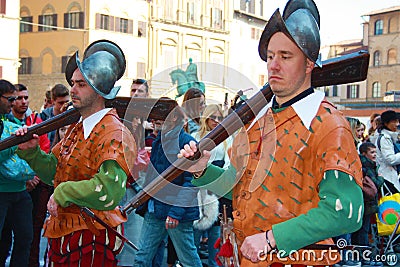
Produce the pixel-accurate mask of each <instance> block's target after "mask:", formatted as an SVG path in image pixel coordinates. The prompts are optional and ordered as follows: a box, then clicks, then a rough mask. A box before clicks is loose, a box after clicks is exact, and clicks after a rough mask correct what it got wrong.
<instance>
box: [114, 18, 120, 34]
mask: <svg viewBox="0 0 400 267" xmlns="http://www.w3.org/2000/svg"><path fill="white" fill-rule="evenodd" d="M120 30H121V18H115V31H116V32H119V31H120Z"/></svg>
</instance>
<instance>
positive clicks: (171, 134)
mask: <svg viewBox="0 0 400 267" xmlns="http://www.w3.org/2000/svg"><path fill="white" fill-rule="evenodd" d="M191 140H193V141H196V140H195V139H194V138H193V137H192V136H191V135H189V134H188V133H186V132H185V131H183V129H182V128H181V127H175V128H174V129H172V130H170V131H168V132H166V133H165V134H164V133H162V132H160V133H159V134H158V135H157V137H156V139H155V140H154V142H153V144H152V149H151V156H150V162H151V164H149V167H148V169H147V173H146V183H148V182H151V181H152V180H153V179H154V178H155V177H157V176H158V175H159V174H160V173H162V172H163V171H164V170H166V169H167V168H168V167H169V166H170V165H171V164H172V163H173V162H174V161H175V160H176V159H177V154H178V153H179V151H180V149H182V148H183V146H184V145H185V144H187V143H189V141H191ZM192 179H193V176H192V174H191V173H189V172H183V173H182V174H181V175H179V176H178V177H177V178H175V179H174V180H173V181H172V182H171V183H170V184H168V185H167V186H166V187H164V188H163V189H162V190H160V191H159V192H158V193H157V194H155V195H154V196H153V198H152V199H151V200H150V201H149V202H148V207H147V208H148V211H149V212H152V211H154V214H155V216H156V217H157V218H159V219H162V220H165V218H166V217H167V216H170V217H172V218H174V219H177V220H179V221H193V220H197V219H198V218H199V208H198V203H197V192H198V189H197V188H196V187H194V186H193V185H192V183H191V181H192Z"/></svg>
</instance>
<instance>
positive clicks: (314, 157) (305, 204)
mask: <svg viewBox="0 0 400 267" xmlns="http://www.w3.org/2000/svg"><path fill="white" fill-rule="evenodd" d="M231 163H232V165H233V167H234V168H232V167H231V170H230V171H229V170H228V171H227V172H226V174H221V171H220V170H216V168H214V167H209V168H208V169H210V170H208V169H207V171H206V173H205V174H204V177H205V180H204V181H201V180H202V179H203V178H200V179H196V181H194V182H193V183H194V184H195V185H198V186H201V185H206V183H210V185H212V187H213V188H216V187H217V184H213V183H214V182H216V183H217V181H212V180H211V179H208V178H209V177H211V176H214V177H215V176H219V175H222V176H221V179H219V180H224V179H225V178H228V176H229V175H230V176H234V175H235V176H236V185H235V186H234V187H233V191H232V200H233V208H234V211H233V217H234V224H233V225H234V229H233V231H234V232H235V233H236V237H237V241H238V244H239V245H240V244H241V243H242V242H243V240H244V239H245V238H246V237H247V236H251V235H254V234H257V233H260V232H265V231H267V230H270V229H272V230H273V233H274V237H275V240H276V243H277V247H278V249H279V250H280V253H282V254H280V258H278V257H277V256H276V255H275V254H274V255H273V256H272V257H270V256H268V257H267V258H266V262H261V263H256V264H255V263H252V262H250V261H249V260H247V259H246V258H244V257H242V259H241V266H265V265H269V264H271V263H272V262H279V263H282V264H305V265H332V264H333V263H335V262H337V261H338V260H339V259H340V258H339V255H338V253H333V256H334V257H328V256H327V255H326V254H325V255H322V254H321V253H322V251H318V250H316V251H314V252H315V253H316V254H315V257H314V256H312V257H310V258H308V259H305V258H298V257H297V258H296V257H292V258H291V257H286V256H288V255H289V254H291V252H294V251H297V250H299V249H301V248H302V247H304V246H306V245H309V244H313V243H316V242H319V241H320V243H322V244H333V241H332V239H331V238H330V237H332V236H337V235H339V234H343V233H346V232H348V230H349V227H348V226H353V225H358V224H360V223H361V219H362V214H363V206H362V195H361V189H360V186H361V179H362V173H361V164H360V161H359V157H358V154H357V151H356V149H355V147H354V143H353V138H352V134H351V132H350V129H349V126H348V123H347V122H346V120H345V118H344V117H343V116H342V115H341V114H340V112H339V111H337V110H336V109H335V108H334V107H333V106H332V105H331V104H329V103H328V102H325V101H323V102H322V103H321V104H320V106H319V109H318V111H317V114H316V116H315V118H314V119H313V120H312V122H311V125H310V127H309V128H307V127H305V126H304V124H303V122H302V120H301V119H300V117H299V116H298V114H297V113H296V112H295V110H294V109H293V107H292V106H289V107H287V108H283V109H278V110H272V109H271V108H269V109H268V112H267V114H265V115H263V116H262V117H261V118H260V119H259V120H258V121H256V122H255V123H254V125H252V126H251V127H250V126H249V125H247V126H246V127H244V128H243V129H241V131H240V132H239V133H238V135H237V136H236V137H235V140H234V143H233V146H232V155H231ZM232 169H233V170H234V171H232ZM228 179H231V180H232V177H231V178H228ZM219 182H220V184H223V181H219ZM225 183H227V180H225ZM228 184H229V183H228ZM223 187H225V192H226V186H224V185H223ZM209 188H210V187H209ZM221 192H222V191H220V194H221ZM217 193H218V192H217ZM353 228H354V226H353ZM282 250H285V251H282ZM301 251H302V250H300V251H299V252H297V253H298V254H299V255H301Z"/></svg>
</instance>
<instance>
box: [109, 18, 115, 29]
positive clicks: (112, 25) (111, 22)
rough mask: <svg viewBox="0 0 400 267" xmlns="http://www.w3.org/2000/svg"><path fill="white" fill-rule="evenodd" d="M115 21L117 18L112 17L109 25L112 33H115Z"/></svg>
mask: <svg viewBox="0 0 400 267" xmlns="http://www.w3.org/2000/svg"><path fill="white" fill-rule="evenodd" d="M114 21H115V17H114V16H110V20H109V25H108V26H109V30H110V31H114Z"/></svg>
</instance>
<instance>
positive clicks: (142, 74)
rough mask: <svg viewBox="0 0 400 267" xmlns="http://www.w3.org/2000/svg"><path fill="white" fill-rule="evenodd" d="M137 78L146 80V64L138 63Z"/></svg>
mask: <svg viewBox="0 0 400 267" xmlns="http://www.w3.org/2000/svg"><path fill="white" fill-rule="evenodd" d="M136 77H142V78H146V63H144V62H138V63H137V71H136Z"/></svg>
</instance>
